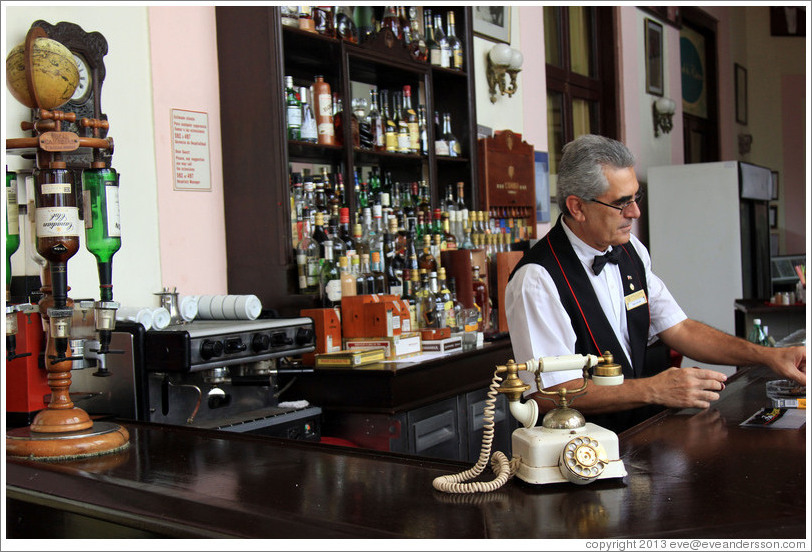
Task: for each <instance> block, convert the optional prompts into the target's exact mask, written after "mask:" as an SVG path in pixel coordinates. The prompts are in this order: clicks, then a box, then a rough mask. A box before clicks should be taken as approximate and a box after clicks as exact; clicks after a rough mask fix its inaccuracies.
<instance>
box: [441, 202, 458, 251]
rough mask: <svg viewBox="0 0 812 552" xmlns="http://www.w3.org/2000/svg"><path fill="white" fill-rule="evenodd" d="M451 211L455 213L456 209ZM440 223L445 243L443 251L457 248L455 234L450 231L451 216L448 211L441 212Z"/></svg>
mask: <svg viewBox="0 0 812 552" xmlns="http://www.w3.org/2000/svg"><path fill="white" fill-rule="evenodd" d="M452 213H454V214H456V213H457V212H456V211H452ZM442 225H443V243H444V244H445V249H444V250H443V251H454V250H456V249H457V236H455V235H454V234H453V232H451V216H450V215H449V214H448V213H443V214H442Z"/></svg>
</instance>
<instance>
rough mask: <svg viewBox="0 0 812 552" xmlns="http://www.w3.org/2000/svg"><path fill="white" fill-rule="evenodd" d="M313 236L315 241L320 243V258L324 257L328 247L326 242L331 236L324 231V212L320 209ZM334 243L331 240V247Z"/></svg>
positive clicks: (316, 217)
mask: <svg viewBox="0 0 812 552" xmlns="http://www.w3.org/2000/svg"><path fill="white" fill-rule="evenodd" d="M311 237H312V238H313V241H315V242H316V243H317V244H318V245H319V259H324V258H325V249H326V246H325V245H324V244H325V242H327V241H329V240H330V237H329V236H328V235H327V232H325V231H324V214H323V213H321V212H319V211H316V216H315V227H314V228H313V235H312V236H311ZM332 245H333V244H332V242H330V247H331V248H332Z"/></svg>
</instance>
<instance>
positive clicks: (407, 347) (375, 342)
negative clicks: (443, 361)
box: [344, 333, 423, 360]
mask: <svg viewBox="0 0 812 552" xmlns="http://www.w3.org/2000/svg"><path fill="white" fill-rule="evenodd" d="M421 344H422V340H421V339H420V334H419V333H410V334H401V335H398V336H394V337H358V338H356V337H353V338H345V339H344V348H345V349H347V350H349V351H352V350H355V349H369V348H372V347H383V348H384V351H385V356H386V359H387V360H395V359H400V358H406V357H409V356H414V355H418V354H420V353H421V352H422V350H423V349H422V347H421Z"/></svg>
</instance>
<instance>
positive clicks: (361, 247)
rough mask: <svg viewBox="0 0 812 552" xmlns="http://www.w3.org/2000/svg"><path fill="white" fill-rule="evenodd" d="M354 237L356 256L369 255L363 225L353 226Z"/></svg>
mask: <svg viewBox="0 0 812 552" xmlns="http://www.w3.org/2000/svg"><path fill="white" fill-rule="evenodd" d="M352 237H353V242H354V243H355V254H356V255H369V244H368V243H367V241H366V240H364V228H363V226H362V225H361V224H355V225H353V227H352Z"/></svg>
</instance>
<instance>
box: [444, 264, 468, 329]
mask: <svg viewBox="0 0 812 552" xmlns="http://www.w3.org/2000/svg"><path fill="white" fill-rule="evenodd" d="M447 282H448V289H449V291H450V292H451V300H452V302H453V303H454V319H455V326H453V327H452V330H451V331H452V332H453V331H456V332H461V331H464V330H465V321H464V308H463V306H462V303H460V301H459V299H457V280H456V279H455V278H454V277H453V276H452V277H451V278H448V280H447ZM454 328H456V329H454Z"/></svg>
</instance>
